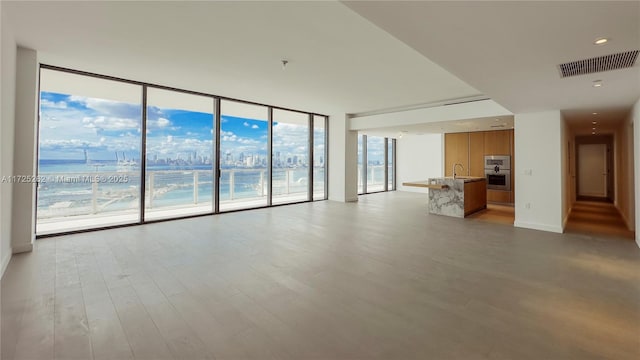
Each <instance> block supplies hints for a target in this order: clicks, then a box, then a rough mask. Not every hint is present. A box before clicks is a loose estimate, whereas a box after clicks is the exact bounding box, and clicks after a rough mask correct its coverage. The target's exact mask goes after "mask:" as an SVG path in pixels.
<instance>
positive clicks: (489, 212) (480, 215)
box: [467, 204, 516, 225]
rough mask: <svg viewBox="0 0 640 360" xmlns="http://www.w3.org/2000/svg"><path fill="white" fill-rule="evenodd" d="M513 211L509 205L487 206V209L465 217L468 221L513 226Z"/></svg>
mask: <svg viewBox="0 0 640 360" xmlns="http://www.w3.org/2000/svg"><path fill="white" fill-rule="evenodd" d="M515 217H516V215H515V210H514V208H513V206H511V205H499V204H487V208H486V209H484V210H480V211H478V212H476V213H473V214H471V215H469V216H467V218H468V219H476V220H481V221H487V222H491V223H496V224H509V225H513V222H514V220H515Z"/></svg>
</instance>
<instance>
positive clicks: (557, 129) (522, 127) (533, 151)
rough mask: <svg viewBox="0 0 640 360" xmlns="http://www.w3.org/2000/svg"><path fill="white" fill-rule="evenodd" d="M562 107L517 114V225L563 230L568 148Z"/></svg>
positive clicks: (559, 231) (556, 230) (554, 230)
mask: <svg viewBox="0 0 640 360" xmlns="http://www.w3.org/2000/svg"><path fill="white" fill-rule="evenodd" d="M563 138H564V126H563V120H562V117H561V115H560V111H546V112H537V113H527V114H516V115H515V163H516V164H517V168H516V170H515V171H517V173H516V176H515V182H516V187H515V190H516V194H515V198H516V202H515V212H516V216H515V222H514V226H516V227H522V228H529V229H537V230H543V231H552V232H558V233H561V232H562V231H563V213H564V212H565V211H566V210H565V211H563V207H564V192H565V184H564V182H563V176H562V175H563V170H564V169H563V166H566V160H565V159H564V157H565V156H566V150H564V149H563V148H564V146H566V145H564V144H563Z"/></svg>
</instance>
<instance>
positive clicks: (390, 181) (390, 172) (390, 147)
mask: <svg viewBox="0 0 640 360" xmlns="http://www.w3.org/2000/svg"><path fill="white" fill-rule="evenodd" d="M386 140H387V190H389V191H391V190H395V189H396V180H395V179H396V175H395V168H396V167H395V154H396V139H389V138H387V139H386Z"/></svg>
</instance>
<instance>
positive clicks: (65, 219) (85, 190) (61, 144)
mask: <svg viewBox="0 0 640 360" xmlns="http://www.w3.org/2000/svg"><path fill="white" fill-rule="evenodd" d="M141 129H142V86H139V85H133V84H128V83H123V82H118V81H111V80H107V79H101V78H95V77H86V76H81V75H76V74H72V73H66V72H59V71H53V70H47V69H42V72H41V81H40V122H39V129H38V131H39V134H38V175H39V178H40V182H39V183H38V186H37V211H36V217H37V221H36V232H37V233H41V234H45V233H56V232H60V231H70V230H79V229H86V228H92V227H103V226H111V225H120V224H127V223H135V222H138V221H139V220H140V184H141V182H140V159H141V152H140V151H141V150H140V149H141V139H142V136H141ZM61 220H62V221H61Z"/></svg>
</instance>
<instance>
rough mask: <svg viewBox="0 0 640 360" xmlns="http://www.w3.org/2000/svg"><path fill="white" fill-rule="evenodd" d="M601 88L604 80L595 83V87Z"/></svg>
mask: <svg viewBox="0 0 640 360" xmlns="http://www.w3.org/2000/svg"><path fill="white" fill-rule="evenodd" d="M601 86H602V80H594V81H593V87H601Z"/></svg>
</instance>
